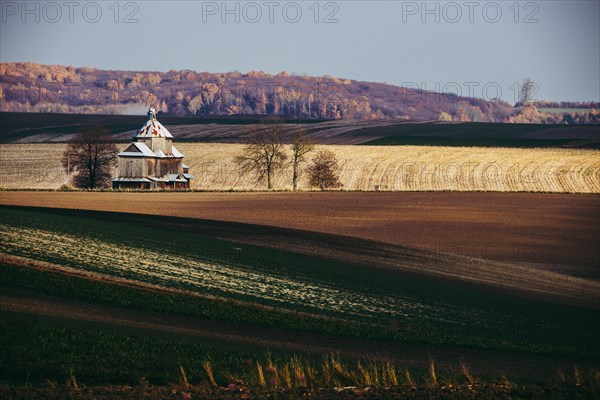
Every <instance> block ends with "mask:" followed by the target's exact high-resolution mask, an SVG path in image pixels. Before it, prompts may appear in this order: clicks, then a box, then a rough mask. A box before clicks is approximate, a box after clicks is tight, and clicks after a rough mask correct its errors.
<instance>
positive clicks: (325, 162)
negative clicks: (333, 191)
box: [235, 117, 341, 190]
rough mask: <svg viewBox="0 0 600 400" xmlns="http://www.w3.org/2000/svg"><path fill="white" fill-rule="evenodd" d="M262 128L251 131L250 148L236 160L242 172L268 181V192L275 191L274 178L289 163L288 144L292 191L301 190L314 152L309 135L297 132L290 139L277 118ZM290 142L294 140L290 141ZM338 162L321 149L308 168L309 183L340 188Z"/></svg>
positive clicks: (331, 154) (270, 118)
mask: <svg viewBox="0 0 600 400" xmlns="http://www.w3.org/2000/svg"><path fill="white" fill-rule="evenodd" d="M262 122H263V124H262V125H258V126H253V127H250V128H249V132H248V134H247V145H246V147H245V148H244V150H243V152H242V154H240V155H239V156H237V157H236V159H235V161H236V164H238V165H239V166H240V168H241V170H242V172H243V173H247V174H256V176H257V181H259V182H261V181H266V183H267V189H269V190H270V189H273V175H274V174H275V173H277V172H278V171H279V170H281V169H282V168H283V167H284V166H285V165H286V163H287V162H288V153H287V152H286V149H285V148H286V145H285V144H284V143H285V142H286V141H289V142H291V144H290V145H289V146H290V148H291V153H292V155H291V160H290V161H289V162H290V163H291V166H292V188H293V190H298V180H299V179H300V174H301V172H302V168H303V166H304V164H305V163H306V162H307V155H308V154H309V153H310V152H312V151H313V150H314V147H315V146H314V143H312V142H311V141H310V140H309V138H308V136H307V135H306V132H305V131H304V130H302V129H296V130H295V131H294V132H293V133H292V134H291V137H290V134H289V133H288V134H286V133H285V131H284V129H283V125H282V124H283V122H282V120H281V119H279V118H277V117H269V118H266V119H264V120H263V121H262ZM290 139H291V140H290ZM337 165H338V164H337V160H336V157H335V154H333V152H331V151H329V150H320V151H318V152H317V155H316V156H315V157H314V159H313V160H312V163H311V164H310V165H309V166H308V173H309V182H310V185H311V186H312V187H318V188H320V189H321V190H325V189H327V188H337V187H340V186H341V183H340V181H339V179H338V177H337V175H336V169H337Z"/></svg>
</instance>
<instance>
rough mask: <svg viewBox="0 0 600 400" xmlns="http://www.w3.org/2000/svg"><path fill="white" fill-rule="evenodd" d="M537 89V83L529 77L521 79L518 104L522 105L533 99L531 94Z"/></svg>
mask: <svg viewBox="0 0 600 400" xmlns="http://www.w3.org/2000/svg"><path fill="white" fill-rule="evenodd" d="M536 90H537V85H536V83H535V82H534V81H532V80H531V79H530V78H525V79H523V83H522V84H521V93H520V95H519V104H520V105H522V106H524V105H527V103H529V102H530V101H532V100H533V96H534V95H535V92H536Z"/></svg>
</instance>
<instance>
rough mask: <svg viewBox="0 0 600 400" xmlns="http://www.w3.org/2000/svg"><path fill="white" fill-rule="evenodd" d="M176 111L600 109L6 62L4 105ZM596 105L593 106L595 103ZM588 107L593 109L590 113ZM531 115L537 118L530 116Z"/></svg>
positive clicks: (294, 114) (522, 117) (375, 114)
mask: <svg viewBox="0 0 600 400" xmlns="http://www.w3.org/2000/svg"><path fill="white" fill-rule="evenodd" d="M149 105H154V106H155V107H156V108H157V110H158V111H162V112H164V113H168V114H171V115H285V116H286V117H287V118H302V119H378V118H394V119H400V120H444V121H458V122H467V121H476V122H517V121H518V122H542V123H597V122H598V114H597V113H596V112H595V111H594V112H592V113H586V116H585V118H577V113H576V115H575V116H572V118H562V116H557V115H556V113H554V114H550V113H543V112H540V111H539V110H537V108H536V109H535V110H533V109H532V107H536V105H537V104H535V103H527V104H525V105H523V104H519V107H513V106H512V105H510V104H508V103H506V102H503V101H500V100H497V99H495V100H493V101H486V100H484V99H481V98H476V97H461V96H457V95H455V94H453V93H441V94H440V93H434V92H430V91H426V90H420V89H414V88H410V87H398V86H393V85H388V84H385V83H375V82H360V81H355V80H349V79H340V78H335V77H331V76H323V77H312V76H306V75H300V76H299V75H290V74H288V73H286V72H280V73H278V74H276V75H271V74H268V73H265V72H261V71H250V72H248V73H245V74H243V73H240V72H237V71H234V72H228V73H208V72H196V71H190V70H171V71H167V72H136V71H111V70H101V69H96V68H77V67H71V66H60V65H42V64H35V63H1V64H0V111H19V112H48V113H84V114H87V113H91V114H141V113H143V112H145V110H146V109H147V107H148V106H149ZM590 108H592V107H590ZM587 114H589V115H587ZM529 118H531V119H532V120H531V121H529Z"/></svg>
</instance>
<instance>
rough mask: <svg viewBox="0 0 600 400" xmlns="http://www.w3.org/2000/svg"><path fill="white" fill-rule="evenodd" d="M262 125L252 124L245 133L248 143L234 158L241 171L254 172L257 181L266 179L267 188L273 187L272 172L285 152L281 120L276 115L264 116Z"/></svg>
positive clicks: (285, 157)
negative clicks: (246, 133)
mask: <svg viewBox="0 0 600 400" xmlns="http://www.w3.org/2000/svg"><path fill="white" fill-rule="evenodd" d="M261 122H262V123H263V125H262V126H252V127H251V128H250V129H249V133H248V135H247V142H248V144H247V145H246V147H244V150H243V152H242V154H240V155H239V156H237V157H236V158H235V161H236V163H237V164H238V165H239V166H240V167H241V169H242V172H243V173H256V174H257V176H258V181H259V182H260V181H264V180H265V179H266V180H267V188H268V189H269V190H270V189H272V188H273V174H274V173H275V171H276V170H278V169H280V168H281V167H282V166H283V164H284V162H285V160H286V159H287V156H286V154H285V150H284V145H283V143H282V142H283V138H284V131H283V128H282V121H281V120H280V119H279V118H277V117H269V118H265V119H263V120H262V121H261Z"/></svg>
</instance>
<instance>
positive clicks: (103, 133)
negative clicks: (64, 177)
mask: <svg viewBox="0 0 600 400" xmlns="http://www.w3.org/2000/svg"><path fill="white" fill-rule="evenodd" d="M117 151H118V149H117V146H116V145H115V144H114V143H112V140H111V137H110V132H109V131H108V130H106V129H105V128H103V127H99V126H92V127H84V128H81V129H80V130H79V132H78V133H77V135H76V136H75V137H74V138H73V139H72V140H71V141H70V142H69V144H68V146H67V149H66V150H65V152H64V153H63V158H62V165H63V167H64V168H65V170H66V171H67V174H69V175H70V174H71V172H73V173H74V177H73V184H74V185H75V186H76V187H80V188H86V189H96V188H104V187H108V186H109V185H110V183H111V178H112V176H111V170H112V168H113V167H114V166H115V165H116V162H117Z"/></svg>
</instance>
